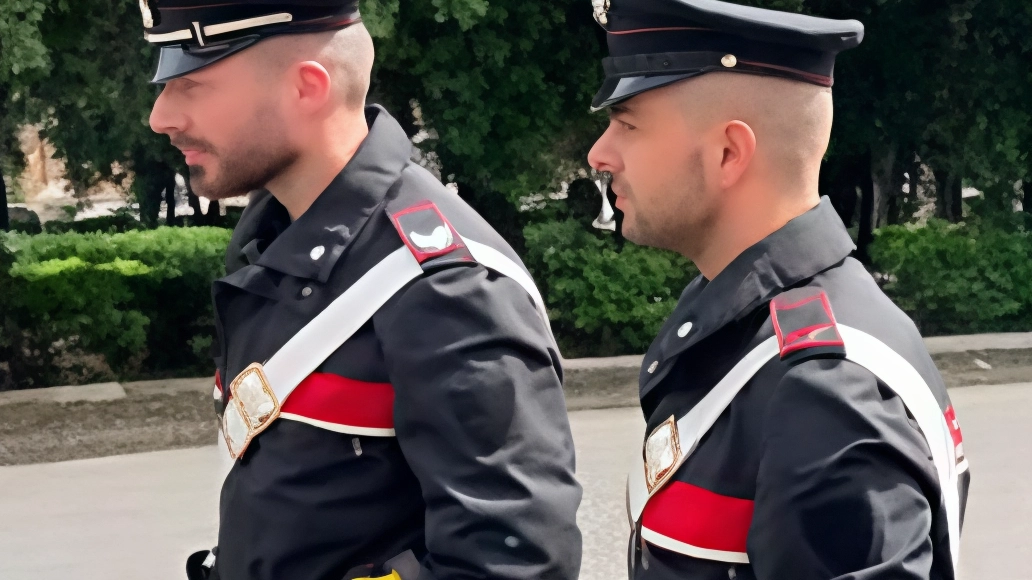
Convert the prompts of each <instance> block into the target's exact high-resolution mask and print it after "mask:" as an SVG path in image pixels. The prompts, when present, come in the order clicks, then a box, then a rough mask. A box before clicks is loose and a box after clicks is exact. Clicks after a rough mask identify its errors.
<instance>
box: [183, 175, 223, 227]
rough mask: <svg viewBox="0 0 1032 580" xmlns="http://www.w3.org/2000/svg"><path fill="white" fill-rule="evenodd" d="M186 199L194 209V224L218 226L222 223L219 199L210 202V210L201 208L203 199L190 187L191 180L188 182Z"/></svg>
mask: <svg viewBox="0 0 1032 580" xmlns="http://www.w3.org/2000/svg"><path fill="white" fill-rule="evenodd" d="M186 201H187V203H189V204H190V207H191V208H192V209H193V211H194V219H193V225H195V226H216V225H219V224H221V223H222V212H221V211H220V209H219V202H218V200H213V201H210V202H208V212H207V213H204V212H203V211H202V210H201V199H200V198H199V197H197V194H195V193H194V192H193V189H191V188H190V180H187V182H186Z"/></svg>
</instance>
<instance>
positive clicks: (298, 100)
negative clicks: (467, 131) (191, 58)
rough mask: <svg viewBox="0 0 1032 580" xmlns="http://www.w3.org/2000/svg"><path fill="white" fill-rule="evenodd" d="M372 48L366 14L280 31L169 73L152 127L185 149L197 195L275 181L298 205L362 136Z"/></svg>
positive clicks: (296, 210)
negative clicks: (327, 26)
mask: <svg viewBox="0 0 1032 580" xmlns="http://www.w3.org/2000/svg"><path fill="white" fill-rule="evenodd" d="M373 56H374V55H373V42H372V39H371V38H370V37H369V32H368V31H366V29H365V27H364V26H363V25H362V24H353V25H351V26H348V27H347V28H344V29H341V30H334V31H328V32H316V33H308V34H286V35H280V36H273V37H270V38H267V39H265V40H262V41H260V42H258V43H257V44H255V45H254V46H251V47H249V48H247V49H245V50H242V51H240V52H238V53H236V54H233V55H231V56H229V57H227V58H224V59H222V60H219V61H217V62H215V63H212V64H211V65H209V66H206V67H203V68H201V69H198V70H196V71H193V72H191V73H189V74H186V75H184V76H182V77H180V78H176V79H172V80H171V81H169V82H168V83H166V84H165V88H164V89H163V91H162V93H161V95H160V96H159V97H158V99H157V101H156V102H155V103H154V109H153V110H152V111H151V119H150V121H151V127H152V128H153V129H154V130H155V131H156V132H158V133H164V134H167V135H169V136H170V137H171V140H172V145H173V146H175V147H177V148H179V149H180V150H182V151H183V153H184V156H185V161H186V164H187V166H188V167H189V170H190V185H191V187H192V188H193V191H194V192H195V193H197V194H198V195H202V196H204V197H207V198H209V199H222V198H226V197H232V196H237V195H242V194H245V193H247V192H249V191H253V190H255V189H261V188H266V189H269V190H270V191H273V193H274V194H275V193H277V191H276V189H277V188H278V189H279V195H280V197H282V198H283V199H281V200H280V201H281V202H284V204H285V205H287V206H288V209H290V210H291V211H292V212H293V213H292V215H295V214H296V215H300V213H302V212H303V209H305V208H307V205H305V203H307V202H310V201H311V200H312V199H314V195H315V194H318V193H319V192H320V191H321V190H322V188H324V187H325V183H323V182H328V180H329V177H327V175H329V176H330V177H332V176H333V175H336V174H337V173H338V172H339V171H340V169H341V168H342V167H343V166H344V164H345V163H346V162H347V159H349V158H350V156H351V155H352V154H353V153H354V151H355V150H356V149H357V147H358V144H359V143H360V142H361V141H362V139H364V138H365V135H366V133H367V131H368V128H367V126H366V120H365V114H364V113H363V108H364V106H365V100H366V93H367V92H368V90H369V79H370V75H371V71H372V67H373ZM306 180H308V181H311V182H312V183H311V184H308V183H307V182H306ZM297 191H305V192H306V193H305V195H303V196H300V198H301V201H300V202H299V203H297V204H293V199H294V198H296V197H299V196H298V195H294V196H293V197H291V195H292V193H291V192H297ZM313 192H314V193H313Z"/></svg>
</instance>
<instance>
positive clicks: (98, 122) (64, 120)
mask: <svg viewBox="0 0 1032 580" xmlns="http://www.w3.org/2000/svg"><path fill="white" fill-rule="evenodd" d="M4 3H7V4H13V5H18V6H22V7H24V9H25V11H26V12H25V14H26V17H24V18H19V17H18V15H17V13H14V12H9V11H8V10H9V9H11V8H7V7H4V8H0V14H2V15H5V16H6V15H8V14H11V15H12V17H11V18H10V19H9V20H10V21H11V22H17V25H12V30H14V31H16V32H15V33H14V34H13V36H12V43H14V44H13V46H14V50H12V52H11V54H7V51H6V50H5V51H4V53H5V56H3V57H0V63H3V64H4V65H5V67H4V69H3V70H2V71H0V96H3V95H4V92H5V89H6V93H7V101H8V103H9V106H10V107H11V109H12V111H14V112H16V113H17V114H16V115H12V116H11V117H12V118H11V119H10V120H9V121H8V126H7V127H4V128H3V129H4V130H5V131H7V134H10V133H11V128H10V124H11V121H14V122H16V123H32V124H38V125H40V126H41V127H42V131H41V132H42V135H43V136H44V137H46V138H47V140H48V141H50V143H52V144H53V145H54V146H55V148H56V149H57V154H58V156H60V157H62V158H64V159H65V160H66V161H67V163H66V168H67V171H68V178H69V180H70V181H71V183H72V185H73V187H74V188H75V189H76V190H77V191H80V192H81V191H83V190H85V189H87V188H88V187H90V186H92V185H94V184H95V183H97V182H98V181H99V180H102V179H110V178H112V177H116V178H117V177H122V176H121V175H115V171H116V170H117V169H121V170H132V171H133V172H134V173H135V176H136V179H135V180H134V182H133V192H134V193H135V194H136V198H137V200H138V201H139V202H140V206H141V214H142V216H143V218H144V220H145V221H147V222H149V223H151V224H154V223H156V218H157V210H158V204H159V203H160V195H161V192H162V191H163V190H167V191H171V188H172V187H174V181H173V177H174V175H175V172H176V170H180V169H182V157H181V155H179V154H178V152H177V151H176V150H175V149H174V148H172V147H171V145H170V144H169V143H168V139H167V138H166V137H163V136H160V135H157V134H155V133H154V132H152V131H151V130H150V127H149V126H148V122H147V119H148V117H149V114H150V107H151V105H152V104H153V101H154V97H155V96H156V95H157V91H158V88H157V87H155V86H153V85H150V84H149V83H148V81H149V80H150V74H151V71H152V68H153V66H154V65H155V63H156V62H157V60H156V58H157V53H156V51H155V50H154V49H153V48H152V47H151V46H150V45H148V44H147V43H146V42H144V40H143V38H142V27H141V24H140V13H139V8H138V7H137V4H136V3H135V2H127V1H117V2H111V1H110V0H74V1H73V0H49V1H48V2H40V1H38V0H37V1H35V2H26V1H25V0H0V5H2V4H4ZM14 9H17V7H14ZM2 21H3V16H0V22H2ZM0 26H2V24H0ZM4 48H5V49H6V48H7V45H6V44H5V45H4ZM9 61H13V62H9ZM8 66H10V67H11V68H8ZM113 164H116V165H114V167H113Z"/></svg>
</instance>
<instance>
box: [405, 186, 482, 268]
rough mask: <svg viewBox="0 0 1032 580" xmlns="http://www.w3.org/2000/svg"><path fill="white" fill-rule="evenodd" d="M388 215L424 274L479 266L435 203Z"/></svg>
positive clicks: (409, 207) (425, 203)
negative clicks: (450, 267) (448, 267)
mask: <svg viewBox="0 0 1032 580" xmlns="http://www.w3.org/2000/svg"><path fill="white" fill-rule="evenodd" d="M387 215H388V216H390V218H391V221H392V222H393V223H394V227H395V229H397V230H398V234H399V235H400V236H401V240H402V241H403V242H404V243H405V246H407V247H408V249H409V250H411V251H412V255H413V256H415V257H416V260H417V261H419V265H420V266H422V267H423V269H424V270H430V269H433V268H439V267H441V266H446V265H451V264H456V263H469V264H473V263H475V262H476V261H475V260H474V259H473V256H472V255H471V254H470V252H469V249H468V248H467V247H466V244H465V243H463V241H462V238H461V237H460V236H459V234H458V232H456V231H455V228H454V227H452V225H451V223H450V222H449V221H448V219H447V218H445V217H444V214H442V213H441V210H440V209H438V208H437V205H436V204H434V203H433V202H432V201H421V202H419V203H417V204H415V205H411V206H408V207H405V208H403V209H400V210H397V211H392V210H391V208H390V207H388V208H387Z"/></svg>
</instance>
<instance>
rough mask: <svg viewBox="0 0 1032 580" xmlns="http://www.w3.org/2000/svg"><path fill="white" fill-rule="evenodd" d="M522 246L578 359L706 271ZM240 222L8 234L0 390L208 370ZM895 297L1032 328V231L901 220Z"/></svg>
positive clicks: (535, 233)
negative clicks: (214, 302)
mask: <svg viewBox="0 0 1032 580" xmlns="http://www.w3.org/2000/svg"><path fill="white" fill-rule="evenodd" d="M524 235H525V238H526V244H527V248H528V249H527V252H526V254H525V256H524V258H525V261H526V263H527V265H528V267H529V268H530V269H531V271H532V273H533V274H534V277H535V278H536V280H537V282H538V284H539V286H540V287H541V290H542V292H543V294H544V295H545V299H546V301H547V303H548V306H549V315H550V317H551V319H552V322H553V328H554V330H555V333H556V337H557V338H558V340H559V343H560V347H561V348H562V351H563V354H564V355H565V356H567V357H577V356H607V355H615V354H628V353H640V352H643V351H644V350H645V349H646V348H647V347H648V345H649V344H650V342H651V341H652V338H653V337H654V336H655V334H656V332H657V331H658V330H659V327H660V325H661V324H662V323H663V320H664V319H665V318H666V317H667V316H668V315H669V313H670V311H671V310H672V309H673V307H674V304H675V303H676V301H677V298H678V296H679V294H680V292H681V290H682V289H683V288H684V286H685V285H686V284H687V283H688V282H689V281H690V280H691V279H692V278H693V277H694V276H696V275H697V273H698V272H697V270H696V269H695V267H694V266H693V265H692V264H691V263H689V262H688V261H686V260H685V259H683V258H682V257H680V256H678V255H676V254H672V253H669V252H662V251H658V250H653V249H649V248H642V247H638V246H635V245H633V244H626V245H622V246H621V245H620V244H618V243H616V242H615V241H614V239H613V237H612V236H609V235H606V234H601V233H598V232H595V231H593V230H589V229H586V227H585V225H584V224H583V223H580V222H578V221H575V220H572V219H566V220H560V221H549V222H543V223H537V224H533V225H530V226H527V227H526V228H525V230H524ZM229 237H230V231H229V230H226V229H221V228H205V227H192V228H159V229H156V230H147V231H128V232H124V233H113V234H112V233H64V234H40V235H28V234H20V233H0V389H4V388H13V387H15V386H17V387H18V388H30V387H37V386H47V385H55V384H75V383H82V382H91V381H97V380H109V379H111V378H114V377H118V378H122V379H126V378H136V377H147V376H167V375H174V374H180V375H183V374H198V373H199V374H207V373H208V372H210V370H211V369H210V367H211V362H210V358H209V356H208V347H209V346H210V344H211V334H212V328H213V324H214V319H213V315H212V311H211V298H210V287H211V282H212V280H214V279H215V278H217V277H219V276H221V275H222V274H223V253H224V252H225V247H226V244H227V243H228V241H229ZM871 255H872V259H873V261H874V266H873V270H874V271H875V272H876V274H875V275H876V277H877V278H879V280H880V281H881V282H882V285H883V287H884V288H885V290H886V292H887V293H888V294H889V295H890V296H891V297H892V298H893V299H894V300H895V301H896V303H897V304H899V305H900V306H901V307H902V308H903V309H904V310H905V311H907V313H908V314H910V316H912V317H913V318H914V320H915V321H916V322H917V324H918V325H919V326H920V328H921V330H922V331H923V332H924V333H925V334H926V335H935V334H961V333H973V332H990V331H1028V330H1032V239H1030V236H1029V234H1027V233H1025V232H1007V231H1003V230H1001V229H994V228H991V227H984V226H979V225H976V224H968V225H951V224H948V223H945V222H942V221H936V220H933V221H931V222H930V223H929V224H928V225H927V226H925V227H913V226H890V227H886V228H883V229H882V230H879V231H878V232H877V234H876V238H875V242H874V244H873V245H872V246H871Z"/></svg>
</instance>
